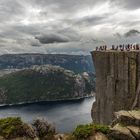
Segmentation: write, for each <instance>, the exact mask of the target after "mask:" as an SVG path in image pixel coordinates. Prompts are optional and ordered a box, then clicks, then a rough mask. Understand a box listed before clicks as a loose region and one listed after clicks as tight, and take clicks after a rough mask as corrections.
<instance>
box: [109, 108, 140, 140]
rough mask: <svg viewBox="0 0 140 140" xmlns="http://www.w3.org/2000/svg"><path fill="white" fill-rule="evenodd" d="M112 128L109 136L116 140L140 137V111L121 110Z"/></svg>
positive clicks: (136, 139) (132, 139)
mask: <svg viewBox="0 0 140 140" xmlns="http://www.w3.org/2000/svg"><path fill="white" fill-rule="evenodd" d="M115 118H116V119H115V120H114V122H113V124H112V126H111V128H110V133H109V134H108V136H109V138H113V139H115V140H139V139H140V111H136V110H133V111H119V112H116V113H115Z"/></svg>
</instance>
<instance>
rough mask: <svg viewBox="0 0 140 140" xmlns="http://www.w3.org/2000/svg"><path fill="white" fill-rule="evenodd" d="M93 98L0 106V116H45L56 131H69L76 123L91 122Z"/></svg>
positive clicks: (26, 119) (28, 119)
mask: <svg viewBox="0 0 140 140" xmlns="http://www.w3.org/2000/svg"><path fill="white" fill-rule="evenodd" d="M94 100H95V99H94V98H93V97H92V98H86V99H82V100H78V101H58V102H42V103H34V104H26V105H20V106H12V107H0V118H2V117H7V116H20V117H21V118H22V120H24V121H26V122H32V121H33V120H34V119H36V118H37V117H46V118H47V119H48V121H50V122H52V123H53V124H54V125H55V127H56V129H57V131H58V132H70V131H72V130H73V129H74V128H75V127H76V126H77V125H78V124H84V123H89V122H91V121H92V120H91V115H90V112H91V107H92V103H93V102H94Z"/></svg>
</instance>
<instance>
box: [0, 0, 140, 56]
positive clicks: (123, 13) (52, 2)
mask: <svg viewBox="0 0 140 140" xmlns="http://www.w3.org/2000/svg"><path fill="white" fill-rule="evenodd" d="M119 43H140V0H0V54H3V53H31V52H32V53H37V52H38V53H67V54H87V53H89V52H90V51H91V50H93V49H94V48H95V47H96V46H98V45H104V44H107V45H111V44H119Z"/></svg>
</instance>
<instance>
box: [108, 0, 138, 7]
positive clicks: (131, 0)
mask: <svg viewBox="0 0 140 140" xmlns="http://www.w3.org/2000/svg"><path fill="white" fill-rule="evenodd" d="M110 1H111V3H112V4H113V6H116V5H117V6H119V7H122V8H126V9H138V8H140V0H110Z"/></svg>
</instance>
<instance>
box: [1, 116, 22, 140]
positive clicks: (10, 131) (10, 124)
mask: <svg viewBox="0 0 140 140" xmlns="http://www.w3.org/2000/svg"><path fill="white" fill-rule="evenodd" d="M22 125H23V123H22V121H21V118H19V117H8V118H4V119H0V135H2V136H3V137H5V138H9V137H13V136H15V135H16V134H17V133H18V132H19V130H20V128H21V127H22Z"/></svg>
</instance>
